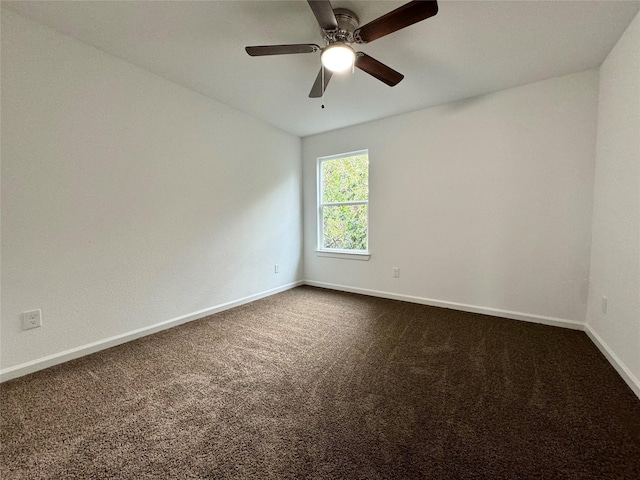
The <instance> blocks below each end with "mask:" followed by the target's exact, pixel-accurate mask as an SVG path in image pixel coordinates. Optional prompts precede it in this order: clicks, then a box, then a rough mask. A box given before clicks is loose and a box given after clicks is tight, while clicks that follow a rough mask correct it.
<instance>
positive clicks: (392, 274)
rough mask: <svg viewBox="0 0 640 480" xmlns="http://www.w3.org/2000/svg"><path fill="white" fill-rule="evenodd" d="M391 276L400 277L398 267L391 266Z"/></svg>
mask: <svg viewBox="0 0 640 480" xmlns="http://www.w3.org/2000/svg"><path fill="white" fill-rule="evenodd" d="M391 276H392V277H393V278H398V277H400V268H399V267H393V269H392V270H391Z"/></svg>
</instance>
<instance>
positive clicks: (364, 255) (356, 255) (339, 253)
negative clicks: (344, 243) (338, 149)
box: [316, 149, 371, 260]
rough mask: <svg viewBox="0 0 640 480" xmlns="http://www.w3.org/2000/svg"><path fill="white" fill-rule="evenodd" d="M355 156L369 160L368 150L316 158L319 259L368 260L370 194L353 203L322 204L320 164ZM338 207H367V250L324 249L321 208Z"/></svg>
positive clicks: (317, 250)
mask: <svg viewBox="0 0 640 480" xmlns="http://www.w3.org/2000/svg"><path fill="white" fill-rule="evenodd" d="M356 155H366V156H367V159H368V158H369V150H367V149H364V150H356V151H353V152H346V153H339V154H337V155H328V156H326V157H318V159H317V164H316V172H317V173H316V179H317V189H316V191H317V194H318V197H317V202H316V206H317V209H316V214H317V220H318V221H317V234H318V237H317V243H316V245H317V249H316V254H317V255H318V256H319V257H331V258H345V259H350V260H369V257H370V255H371V254H370V252H369V196H370V194H371V192H368V194H367V200H359V201H354V202H330V203H323V202H322V196H323V195H322V183H323V182H322V180H323V176H322V164H323V162H325V161H327V160H335V159H337V158H345V157H354V156H356ZM340 205H366V206H367V250H345V249H337V248H325V247H324V246H323V245H324V231H323V230H324V223H323V221H322V220H323V218H324V217H323V214H322V213H323V208H324V207H325V206H340Z"/></svg>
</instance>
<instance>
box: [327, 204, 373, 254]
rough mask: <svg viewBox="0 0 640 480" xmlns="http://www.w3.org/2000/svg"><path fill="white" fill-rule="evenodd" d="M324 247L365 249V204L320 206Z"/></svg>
mask: <svg viewBox="0 0 640 480" xmlns="http://www.w3.org/2000/svg"><path fill="white" fill-rule="evenodd" d="M322 224H323V229H322V232H323V237H324V238H323V239H322V246H323V247H324V248H337V249H341V250H367V205H336V206H325V207H323V208H322Z"/></svg>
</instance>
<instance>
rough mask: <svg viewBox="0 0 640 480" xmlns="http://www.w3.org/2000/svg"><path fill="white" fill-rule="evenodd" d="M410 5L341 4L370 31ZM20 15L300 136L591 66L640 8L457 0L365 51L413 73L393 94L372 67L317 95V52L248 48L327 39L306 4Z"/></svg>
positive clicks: (117, 5) (20, 6) (133, 5)
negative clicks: (267, 52) (252, 51)
mask: <svg viewBox="0 0 640 480" xmlns="http://www.w3.org/2000/svg"><path fill="white" fill-rule="evenodd" d="M404 3H406V0H398V1H395V0H394V1H348V0H333V1H332V5H333V7H334V8H338V7H343V8H349V9H350V10H352V11H354V12H355V13H356V14H357V15H358V16H359V17H360V24H361V25H363V24H365V23H368V22H369V21H371V20H373V19H375V18H377V17H379V16H380V15H383V14H385V13H387V12H388V11H390V10H393V9H394V8H397V7H398V6H400V5H402V4H404ZM3 5H5V6H8V7H9V8H11V9H12V10H14V11H16V12H18V13H20V14H22V15H24V16H26V17H28V18H31V19H33V20H35V21H37V22H40V23H42V24H45V25H48V26H50V27H52V28H54V29H55V30H57V31H59V32H62V33H65V34H68V35H70V36H73V37H75V38H77V39H79V40H81V41H83V42H86V43H89V44H91V45H93V46H95V47H97V48H99V49H101V50H104V51H106V52H108V53H111V54H113V55H115V56H117V57H120V58H122V59H124V60H127V61H129V62H131V63H133V64H135V65H138V66H140V67H142V68H145V69H147V70H149V71H151V72H153V73H156V74H157V75H160V76H162V77H164V78H166V79H169V80H171V81H173V82H175V83H178V84H180V85H183V86H185V87H188V88H191V89H193V90H196V91H198V92H200V93H202V94H204V95H206V96H208V97H211V98H214V99H216V100H219V101H221V102H223V103H226V104H227V105H231V106H233V107H235V108H237V109H239V110H242V111H244V112H246V113H248V114H250V115H253V116H255V117H257V118H260V119H262V120H264V121H266V122H268V123H270V124H273V125H275V126H277V127H279V128H282V129H284V130H286V131H288V132H291V133H293V134H295V135H298V136H307V135H311V134H315V133H320V132H324V131H328V130H333V129H336V128H341V127H345V126H348V125H354V124H357V123H362V122H367V121H370V120H375V119H379V118H383V117H387V116H391V115H397V114H400V113H404V112H408V111H412V110H418V109H421V108H425V107H429V106H433V105H438V104H443V103H447V102H451V101H455V100H461V99H464V98H469V97H474V96H477V95H481V94H484V93H488V92H493V91H497V90H502V89H505V88H509V87H514V86H518V85H523V84H526V83H530V82H534V81H537V80H542V79H546V78H551V77H555V76H559V75H563V74H567V73H572V72H577V71H581V70H585V69H588V68H593V67H596V66H598V65H600V63H602V61H603V60H604V58H605V57H606V55H607V54H608V53H609V51H610V50H611V48H612V47H613V46H614V45H615V42H616V41H617V40H618V38H619V37H620V36H621V34H622V33H623V32H624V30H625V28H626V27H627V26H628V25H629V23H630V22H631V20H632V19H633V17H634V15H635V14H636V13H637V12H638V10H639V9H640V2H638V1H618V0H610V1H558V0H546V1H540V0H539V1H513V0H509V1H480V0H477V1H450V0H444V1H440V2H439V6H440V11H439V13H438V14H437V15H436V16H435V17H433V18H430V19H428V20H425V21H423V22H421V23H417V24H415V25H413V26H410V27H408V28H406V29H404V30H401V31H399V32H396V33H393V34H391V35H389V36H387V37H384V38H381V39H379V40H376V41H375V42H372V43H371V44H368V45H358V47H359V48H356V50H361V51H364V52H366V53H367V54H369V55H371V56H373V57H375V58H376V59H378V60H380V61H382V62H383V63H386V64H388V65H389V66H390V67H392V68H394V69H396V70H398V71H400V72H401V73H403V74H404V75H405V79H404V80H403V81H402V82H401V83H399V84H398V85H397V86H395V87H393V88H390V87H388V86H387V85H385V84H383V83H381V82H379V81H377V80H376V79H374V78H373V77H371V76H369V75H367V74H365V73H364V72H362V71H359V70H356V71H355V74H353V75H352V74H351V73H348V74H346V75H344V76H338V75H334V77H333V78H332V79H331V83H330V85H329V87H328V89H327V93H326V97H325V104H326V108H325V109H324V110H323V109H321V107H320V106H321V103H322V101H321V100H320V99H310V98H308V94H309V90H310V89H311V85H312V84H313V81H314V80H315V77H316V74H317V73H318V70H319V66H320V57H319V54H318V53H315V54H301V55H283V56H270V57H249V56H248V55H247V54H246V53H245V51H244V47H245V46H246V45H268V44H286V43H317V44H320V45H322V41H321V36H320V30H319V28H318V25H317V23H316V20H315V17H314V16H313V14H312V12H311V9H310V8H309V6H308V5H307V2H306V1H304V0H296V1H245V0H240V1H238V0H235V1H126V2H123V1H58V0H56V1H39V2H34V1H17V2H16V1H11V2H3Z"/></svg>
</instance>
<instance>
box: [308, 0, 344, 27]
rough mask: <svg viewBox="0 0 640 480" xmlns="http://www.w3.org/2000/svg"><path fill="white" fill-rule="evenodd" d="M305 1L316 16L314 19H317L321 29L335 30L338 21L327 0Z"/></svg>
mask: <svg viewBox="0 0 640 480" xmlns="http://www.w3.org/2000/svg"><path fill="white" fill-rule="evenodd" d="M307 2H308V3H309V6H310V7H311V10H312V11H313V14H314V15H315V16H316V20H318V24H319V25H320V28H322V29H323V30H335V29H336V28H338V21H337V20H336V16H335V14H334V13H333V7H332V6H331V2H330V1H329V0H307Z"/></svg>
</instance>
